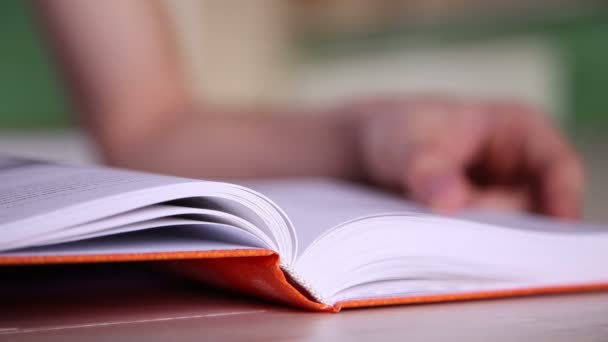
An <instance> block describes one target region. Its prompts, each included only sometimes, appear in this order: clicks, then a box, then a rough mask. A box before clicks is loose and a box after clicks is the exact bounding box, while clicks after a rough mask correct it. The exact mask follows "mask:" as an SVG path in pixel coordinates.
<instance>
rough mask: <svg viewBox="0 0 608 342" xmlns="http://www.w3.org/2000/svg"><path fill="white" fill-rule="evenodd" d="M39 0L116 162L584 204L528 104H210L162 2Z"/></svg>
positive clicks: (554, 139) (549, 127)
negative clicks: (182, 57)
mask: <svg viewBox="0 0 608 342" xmlns="http://www.w3.org/2000/svg"><path fill="white" fill-rule="evenodd" d="M33 6H34V8H35V10H36V12H37V14H38V17H39V19H40V22H41V24H42V26H43V28H44V29H45V32H46V33H47V35H48V38H49V42H50V46H51V47H52V48H53V51H54V53H55V56H56V57H57V60H58V62H59V64H60V66H61V67H62V69H61V70H62V71H63V75H64V76H65V77H64V78H65V80H66V82H67V85H68V89H69V91H70V92H71V94H72V98H73V99H74V105H75V109H76V112H78V113H79V114H80V115H81V119H82V123H83V125H84V126H85V127H86V128H87V129H88V131H89V132H90V134H91V135H92V137H93V138H94V139H95V140H96V142H97V143H98V146H99V148H100V152H101V155H102V157H103V159H104V161H105V162H106V163H108V164H111V165H116V166H121V167H127V168H134V169H141V170H148V171H154V172H161V173H169V174H176V175H182V176H190V177H197V178H209V179H218V178H221V179H234V178H245V177H246V178H251V177H279V176H327V177H337V178H343V179H349V180H356V181H361V182H366V183H372V184H375V185H378V186H381V187H384V188H387V189H392V190H396V191H401V192H402V193H403V194H405V195H407V196H409V197H410V198H412V199H414V200H416V201H419V202H421V203H423V204H426V205H429V206H430V207H431V208H433V209H435V210H437V211H439V212H447V213H450V212H454V211H456V210H458V209H461V208H464V207H491V208H499V209H507V210H531V211H535V212H539V213H543V214H547V215H552V216H556V217H561V218H570V219H573V218H578V217H579V216H580V211H581V195H582V190H583V181H584V172H583V168H582V163H581V161H580V159H579V158H578V156H577V154H576V153H575V152H574V151H573V149H572V148H571V146H570V145H569V144H568V142H567V141H566V140H565V139H564V138H563V137H562V135H561V134H560V133H559V131H558V130H557V129H556V128H555V127H554V126H553V124H552V123H551V121H550V120H549V119H548V116H547V115H545V114H544V113H541V112H540V111H538V110H535V109H533V108H530V107H526V106H522V105H518V104H512V103H487V102H486V103H484V102H474V101H459V100H456V99H449V98H438V97H434V98H433V97H429V98H419V99H404V98H402V97H400V96H387V97H380V98H373V99H365V100H360V101H355V102H353V103H348V104H344V105H343V106H338V107H337V108H331V109H328V110H325V111H316V112H306V113H289V114H285V113H281V112H277V111H276V110H275V111H273V110H265V111H261V110H253V109H241V110H234V109H231V110H227V109H222V108H212V107H209V106H207V105H205V104H204V103H203V104H200V103H199V102H197V101H195V100H194V99H193V96H192V95H191V94H190V93H189V92H188V90H187V89H186V88H187V87H186V86H185V84H186V82H185V80H184V75H183V73H182V71H181V70H180V67H179V63H178V58H177V55H176V53H175V49H174V47H173V42H172V39H171V34H170V31H169V29H168V27H169V25H167V22H166V19H165V18H164V17H163V15H162V11H160V10H159V8H157V7H156V2H153V1H141V0H106V1H97V0H40V1H36V2H33ZM253 111H255V113H252V112H253ZM297 111H300V110H297Z"/></svg>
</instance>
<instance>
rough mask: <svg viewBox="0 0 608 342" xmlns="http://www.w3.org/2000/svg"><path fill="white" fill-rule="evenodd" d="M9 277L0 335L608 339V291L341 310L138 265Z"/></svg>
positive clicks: (0, 297)
mask: <svg viewBox="0 0 608 342" xmlns="http://www.w3.org/2000/svg"><path fill="white" fill-rule="evenodd" d="M33 275H36V276H33ZM0 278H2V279H3V286H2V287H3V293H2V294H0V303H2V305H1V306H2V313H1V314H0V315H2V316H0V341H4V340H6V341H36V340H44V341H49V342H51V341H81V340H86V341H114V342H115V341H139V340H142V341H143V340H145V341H164V340H171V341H176V340H184V341H189V340H193V341H194V340H200V339H203V340H222V341H223V340H228V341H229V340H251V341H277V340H290V341H294V340H295V341H334V340H339V339H345V340H346V339H348V340H352V341H369V340H374V341H403V340H406V339H410V340H413V341H418V340H424V341H445V340H465V341H488V340H492V341H514V340H518V341H519V340H533V341H575V340H576V341H606V340H608V293H587V294H576V295H557V296H536V297H528V298H511V299H501V300H486V301H474V302H459V303H449V304H429V305H410V306H401V307H385V308H373V309H358V310H345V311H342V312H340V313H337V314H331V313H314V312H305V311H301V310H297V309H293V308H289V307H286V306H282V305H279V304H273V303H266V302H261V301H258V300H256V299H252V298H246V297H243V296H239V295H236V294H231V293H226V292H219V291H216V290H212V289H208V288H205V287H203V285H201V284H198V283H193V282H191V281H189V280H186V279H180V278H177V277H174V276H171V275H169V274H167V273H165V272H159V271H158V270H156V269H154V268H152V267H151V265H146V264H137V263H133V264H117V265H93V266H86V267H83V266H62V267H59V268H58V269H51V270H49V269H48V268H46V269H45V270H43V271H42V272H35V270H32V269H31V268H17V269H12V270H10V271H8V272H7V271H6V270H5V271H3V273H0ZM43 278H47V279H43ZM42 284H44V288H42Z"/></svg>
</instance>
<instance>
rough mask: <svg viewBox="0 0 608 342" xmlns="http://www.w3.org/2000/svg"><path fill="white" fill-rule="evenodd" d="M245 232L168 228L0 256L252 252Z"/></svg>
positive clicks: (216, 227)
mask: <svg viewBox="0 0 608 342" xmlns="http://www.w3.org/2000/svg"><path fill="white" fill-rule="evenodd" d="M260 247H261V244H260V242H259V241H258V240H256V239H255V238H253V237H251V236H249V235H248V234H247V233H245V232H243V231H241V230H238V229H235V228H234V227H231V226H226V225H223V224H216V223H204V224H192V225H188V226H184V225H182V226H168V227H161V228H156V229H150V230H144V231H137V232H133V233H127V234H119V235H113V236H105V237H101V238H97V239H91V240H84V241H76V242H69V243H65V244H59V245H51V246H43V247H35V248H27V249H22V250H17V251H12V252H4V253H2V256H45V255H54V256H58V255H64V256H65V255H103V254H131V253H162V252H190V251H192V252H200V251H214V250H230V249H256V248H260Z"/></svg>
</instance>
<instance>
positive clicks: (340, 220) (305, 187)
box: [242, 178, 425, 254]
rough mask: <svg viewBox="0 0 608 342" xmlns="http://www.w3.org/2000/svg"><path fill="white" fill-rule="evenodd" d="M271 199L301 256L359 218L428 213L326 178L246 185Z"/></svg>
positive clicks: (397, 199)
mask: <svg viewBox="0 0 608 342" xmlns="http://www.w3.org/2000/svg"><path fill="white" fill-rule="evenodd" d="M242 184H243V185H244V186H247V187H250V188H252V189H254V190H256V191H259V192H260V193H262V194H264V195H266V196H268V197H269V198H270V199H271V200H272V201H274V202H275V203H277V204H278V205H279V206H280V207H281V208H282V209H283V210H284V211H285V212H286V213H287V215H288V216H289V218H290V219H291V222H292V223H293V225H294V227H295V230H296V234H297V237H298V244H299V254H301V253H302V252H303V251H304V250H306V248H307V247H308V246H310V244H311V243H312V242H313V241H314V240H316V239H317V238H319V237H320V236H321V235H322V234H324V233H326V232H327V231H329V230H330V229H331V228H333V227H336V226H338V225H340V224H344V223H346V222H348V221H352V220H354V219H357V218H362V217H368V216H373V215H378V214H383V213H394V212H399V213H404V212H405V213H412V214H415V213H424V212H425V209H424V208H423V207H421V206H419V205H417V204H415V203H413V202H411V201H407V200H406V199H405V198H404V197H403V196H401V195H398V194H390V193H387V192H384V191H381V190H378V189H375V188H368V187H364V186H361V185H358V184H353V183H349V182H345V181H340V180H334V179H324V178H302V179H282V180H267V181H265V180H260V181H248V182H242Z"/></svg>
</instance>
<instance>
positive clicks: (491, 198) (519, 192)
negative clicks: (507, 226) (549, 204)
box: [470, 187, 531, 212]
mask: <svg viewBox="0 0 608 342" xmlns="http://www.w3.org/2000/svg"><path fill="white" fill-rule="evenodd" d="M528 192H529V191H527V190H526V189H524V188H520V189H513V188H498V187H497V188H490V189H483V190H481V191H478V192H476V193H474V194H473V195H472V198H471V202H470V206H471V207H472V208H476V209H490V210H492V211H500V212H523V211H527V210H529V209H530V206H531V201H530V195H529V193H528Z"/></svg>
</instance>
